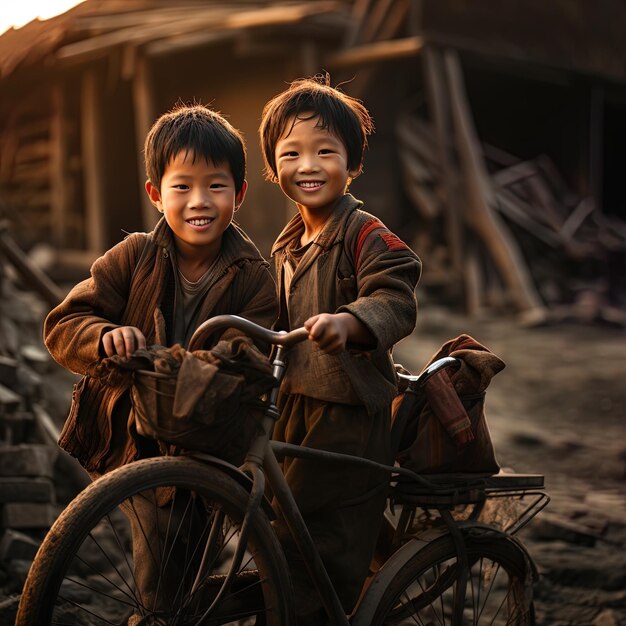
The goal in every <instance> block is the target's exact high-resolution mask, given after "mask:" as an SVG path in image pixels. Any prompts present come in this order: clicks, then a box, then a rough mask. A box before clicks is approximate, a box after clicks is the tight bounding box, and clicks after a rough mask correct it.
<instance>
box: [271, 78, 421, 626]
mask: <svg viewBox="0 0 626 626" xmlns="http://www.w3.org/2000/svg"><path fill="white" fill-rule="evenodd" d="M328 81H329V79H328V77H327V76H325V77H315V78H313V79H305V80H299V81H295V82H294V83H292V85H291V86H290V87H289V88H288V89H287V90H286V91H284V92H283V93H281V94H279V95H277V96H275V97H274V98H273V99H272V100H270V101H269V102H268V103H267V104H266V106H265V108H264V110H263V116H262V121H261V126H260V138H261V146H262V150H263V155H264V158H265V163H266V173H267V175H268V178H270V179H271V180H273V181H274V182H277V183H278V184H279V185H280V188H281V189H282V191H283V192H284V193H285V195H286V196H287V197H289V198H290V199H291V200H293V201H294V203H295V204H296V207H297V209H298V212H297V214H296V215H295V216H294V217H293V219H292V220H291V221H290V222H289V223H288V224H287V226H286V227H285V228H284V229H283V231H282V233H281V234H280V235H279V237H278V239H277V240H276V242H275V244H274V246H273V249H272V255H273V257H274V260H275V264H276V273H277V282H278V296H279V322H278V323H279V326H280V327H281V328H284V329H293V328H297V327H298V326H302V325H303V326H305V328H307V329H308V331H309V340H310V341H308V342H304V343H302V344H299V345H298V346H296V347H295V348H294V349H293V350H292V351H290V353H289V368H288V370H287V373H286V375H285V378H284V379H283V383H282V386H281V393H280V398H279V408H280V412H281V416H280V419H279V421H278V422H277V424H276V428H275V430H274V437H275V438H276V439H278V440H281V441H286V442H289V443H294V444H299V445H303V446H307V447H312V448H320V449H324V450H331V451H333V452H340V453H345V454H352V455H356V456H361V457H365V458H368V459H372V460H374V461H378V462H381V463H390V462H392V454H391V450H390V440H389V428H390V407H391V401H392V399H393V397H394V396H395V395H396V393H397V389H396V376H395V371H394V366H393V362H392V359H391V350H392V348H393V346H394V344H395V343H396V342H398V341H399V340H400V339H402V338H403V337H405V336H407V335H408V334H410V333H411V332H412V331H413V328H414V326H415V317H416V309H417V307H416V300H415V293H414V290H415V286H416V284H417V281H418V279H419V275H420V271H421V264H420V261H419V259H418V258H417V256H416V255H415V254H414V253H413V252H412V251H411V250H410V249H409V248H408V247H407V246H406V245H405V244H404V243H403V242H402V241H401V240H400V239H399V238H398V237H396V236H395V235H394V234H393V233H391V232H390V231H389V230H388V229H387V228H386V227H385V226H384V225H383V224H382V222H380V220H378V219H377V218H376V217H374V216H373V215H370V214H369V213H366V212H365V211H363V210H362V209H361V207H362V205H363V203H362V202H360V201H358V200H356V199H355V198H354V197H353V196H351V195H350V194H349V193H347V188H348V185H349V184H350V182H351V180H352V179H353V178H355V177H356V176H358V175H359V174H360V173H361V170H362V161H363V153H364V149H365V147H366V143H367V135H368V134H369V133H371V132H372V129H373V124H372V120H371V118H370V116H369V113H368V112H367V110H366V109H365V107H364V106H363V105H362V104H361V103H360V102H359V101H357V100H355V99H354V98H351V97H349V96H347V95H346V94H344V93H342V92H341V91H339V90H337V89H335V88H332V87H331V86H330V85H329V82H328ZM283 470H284V472H285V475H286V478H287V480H288V482H289V484H290V487H291V489H292V492H293V493H294V496H295V498H296V501H297V503H298V506H299V507H300V509H301V511H302V513H303V516H304V519H305V521H306V523H307V526H308V528H309V530H310V532H311V535H312V536H313V539H314V541H315V543H316V545H317V547H318V550H319V552H320V554H321V556H322V559H323V561H324V564H325V566H326V569H327V570H328V573H329V575H330V578H331V580H332V582H333V584H334V586H335V588H336V589H337V591H338V593H339V598H340V600H341V602H342V604H343V606H344V609H345V611H346V613H350V611H351V610H352V609H353V607H354V604H355V602H356V600H357V598H358V595H359V592H360V590H361V586H362V584H363V581H364V579H365V577H366V575H367V572H368V565H369V563H370V560H371V557H372V553H373V549H374V545H375V542H376V538H377V535H378V532H379V529H380V526H381V523H382V519H383V510H384V506H385V501H386V496H387V483H388V476H387V475H386V474H384V473H382V472H377V471H368V470H364V469H354V468H351V467H342V466H340V465H339V464H337V463H329V464H324V463H323V462H319V461H311V460H303V459H286V460H285V461H284V463H283ZM276 529H277V532H278V534H279V536H280V538H281V541H282V543H283V546H284V548H285V552H286V554H287V558H288V561H289V562H290V568H291V570H292V581H293V584H294V592H295V600H296V608H297V611H298V623H299V624H316V625H318V626H319V625H320V624H323V623H325V618H324V612H323V610H322V609H321V608H320V604H319V600H318V599H317V598H316V597H315V596H316V594H315V592H312V590H311V582H310V580H309V579H308V577H307V574H306V573H305V572H306V568H305V566H304V564H303V563H302V562H301V560H300V557H299V556H298V554H297V550H296V549H295V547H294V546H293V545H292V542H291V541H290V539H289V536H288V533H287V530H286V528H285V527H284V523H283V522H282V521H281V520H280V519H279V520H278V521H277V522H276Z"/></svg>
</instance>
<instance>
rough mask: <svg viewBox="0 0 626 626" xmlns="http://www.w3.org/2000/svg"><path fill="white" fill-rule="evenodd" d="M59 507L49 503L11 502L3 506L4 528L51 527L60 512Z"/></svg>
mask: <svg viewBox="0 0 626 626" xmlns="http://www.w3.org/2000/svg"><path fill="white" fill-rule="evenodd" d="M59 512H60V511H59V509H58V507H56V506H54V505H52V504H49V503H39V502H9V503H7V504H5V505H4V506H3V507H2V517H1V519H2V525H3V527H4V528H16V529H22V528H41V529H45V528H50V526H52V524H54V520H55V519H56V518H57V516H58V514H59Z"/></svg>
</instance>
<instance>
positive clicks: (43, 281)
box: [0, 221, 63, 307]
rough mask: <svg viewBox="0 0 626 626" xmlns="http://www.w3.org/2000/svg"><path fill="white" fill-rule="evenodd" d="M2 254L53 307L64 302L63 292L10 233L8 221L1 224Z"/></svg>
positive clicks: (0, 244)
mask: <svg viewBox="0 0 626 626" xmlns="http://www.w3.org/2000/svg"><path fill="white" fill-rule="evenodd" d="M0 254H1V255H3V256H4V257H5V258H6V259H7V260H8V261H9V262H10V263H11V264H12V265H13V267H15V269H16V270H17V271H18V272H19V273H20V275H21V276H22V278H23V279H24V282H26V284H27V285H29V286H30V287H32V288H33V289H34V290H35V291H36V292H37V293H38V294H39V295H40V296H41V297H42V298H43V299H44V300H45V301H46V302H47V303H48V305H49V306H51V307H55V306H56V305H57V304H59V303H60V302H61V300H63V292H62V291H61V290H60V289H59V288H58V287H57V285H56V284H55V283H53V282H52V280H50V278H48V276H47V275H46V274H44V273H43V272H42V271H41V270H40V269H39V268H38V267H37V266H36V265H34V264H33V263H32V262H31V261H30V259H29V258H28V257H27V256H26V254H24V252H23V251H22V249H21V248H20V247H19V246H18V245H17V243H15V240H14V239H13V237H11V235H10V234H9V232H8V224H7V222H6V221H2V222H0Z"/></svg>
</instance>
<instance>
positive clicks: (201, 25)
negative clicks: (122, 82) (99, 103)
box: [56, 0, 340, 61]
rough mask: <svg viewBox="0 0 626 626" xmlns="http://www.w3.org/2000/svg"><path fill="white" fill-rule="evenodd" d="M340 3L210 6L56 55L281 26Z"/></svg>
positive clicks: (78, 56)
mask: <svg viewBox="0 0 626 626" xmlns="http://www.w3.org/2000/svg"><path fill="white" fill-rule="evenodd" d="M339 9H340V3H339V2H336V1H335V0H323V1H320V2H308V3H302V4H297V5H293V6H285V5H280V6H269V7H263V8H261V9H253V10H249V11H242V10H236V9H231V10H230V11H228V12H226V11H224V12H223V13H222V14H221V15H220V14H218V13H216V11H215V10H214V9H213V10H206V11H195V12H192V14H191V15H188V14H186V13H185V14H184V15H183V16H179V17H178V18H176V19H175V18H169V19H166V20H163V21H161V22H157V23H156V24H147V25H143V26H132V27H129V28H123V29H121V30H115V31H111V32H107V33H104V34H102V35H97V36H94V37H91V38H88V39H84V40H82V41H78V42H76V43H71V44H68V45H66V46H63V47H61V48H59V49H58V50H57V52H56V56H57V58H58V59H62V60H72V61H85V60H87V59H93V58H98V57H101V56H104V55H107V54H108V53H109V50H110V48H112V47H116V46H122V45H130V44H133V45H136V46H139V45H142V44H144V43H149V42H154V41H156V40H159V39H163V38H167V37H175V36H179V35H184V34H190V33H193V32H200V31H208V30H213V31H217V32H222V31H224V30H229V29H240V28H261V27H266V26H281V25H282V26H285V25H288V24H293V23H296V22H299V21H301V20H303V19H305V18H307V17H311V16H314V15H320V14H324V13H334V12H336V11H339Z"/></svg>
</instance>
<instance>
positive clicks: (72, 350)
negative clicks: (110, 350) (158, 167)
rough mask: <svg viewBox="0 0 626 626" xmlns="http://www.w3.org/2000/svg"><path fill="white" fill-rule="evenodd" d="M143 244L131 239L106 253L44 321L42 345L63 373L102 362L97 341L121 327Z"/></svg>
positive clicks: (139, 237)
mask: <svg viewBox="0 0 626 626" xmlns="http://www.w3.org/2000/svg"><path fill="white" fill-rule="evenodd" d="M142 242H143V236H142V235H131V236H130V237H128V238H127V239H125V240H124V241H122V242H120V243H119V244H117V245H116V246H114V247H113V248H111V249H110V250H109V251H107V252H106V253H105V254H104V255H103V256H101V257H100V258H99V259H97V260H96V261H95V262H94V264H93V265H92V267H91V276H90V277H89V278H88V279H86V280H84V281H82V282H80V283H78V284H77V285H76V286H75V287H74V288H73V289H72V290H71V291H70V292H69V293H68V295H67V296H66V298H65V299H64V300H63V302H61V304H59V305H58V306H57V307H55V308H54V309H53V310H52V311H51V312H50V313H49V314H48V316H47V317H46V319H45V322H44V331H43V334H44V342H45V344H46V347H47V348H48V351H49V352H50V354H51V355H52V356H53V358H54V359H55V360H56V361H57V362H58V363H59V364H60V365H62V366H63V367H65V368H66V369H68V370H70V371H72V372H74V373H77V374H84V373H85V372H86V370H87V367H88V366H89V365H90V364H91V363H93V362H94V361H97V360H98V359H100V358H101V356H102V355H101V354H100V352H99V347H100V340H101V338H102V335H103V334H104V333H105V332H107V331H109V330H111V329H112V328H115V326H117V325H119V324H120V320H121V317H122V315H123V313H124V310H125V308H126V303H127V300H128V291H129V286H130V281H131V279H132V274H133V269H134V267H135V264H136V261H137V258H138V256H139V252H140V250H141V244H142Z"/></svg>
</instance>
